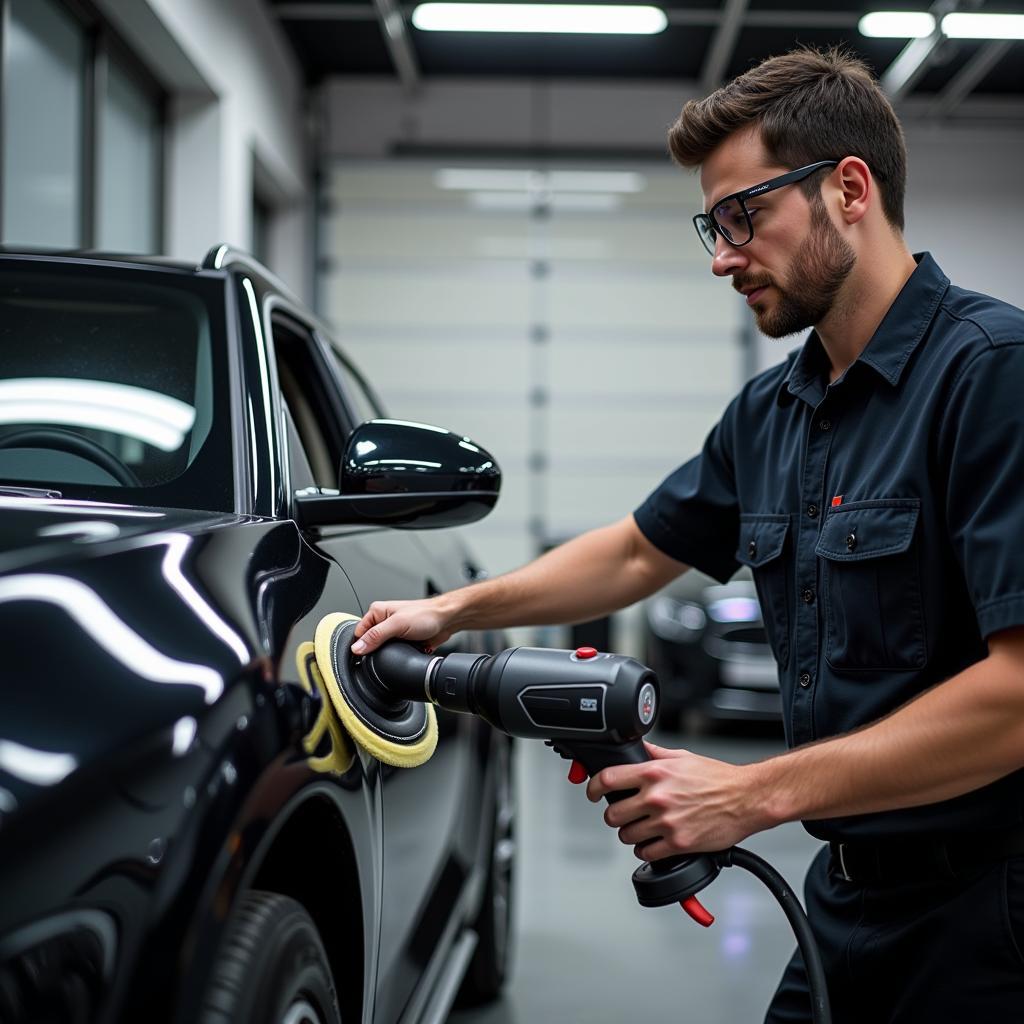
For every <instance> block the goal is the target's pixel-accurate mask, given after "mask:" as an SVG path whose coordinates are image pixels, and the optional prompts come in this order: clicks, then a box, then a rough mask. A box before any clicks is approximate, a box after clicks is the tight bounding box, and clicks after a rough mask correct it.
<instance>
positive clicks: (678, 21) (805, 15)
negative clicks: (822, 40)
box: [273, 0, 860, 29]
mask: <svg viewBox="0 0 1024 1024" xmlns="http://www.w3.org/2000/svg"><path fill="white" fill-rule="evenodd" d="M414 7H415V4H405V5H403V7H402V13H403V14H404V15H405V17H406V18H408V17H410V16H411V14H412V11H413V8H414ZM273 10H274V14H275V15H276V16H277V17H278V19H279V20H280V21H372V20H373V19H374V18H376V17H377V12H376V10H375V9H374V6H373V4H372V3H362V4H360V3H342V4H340V3H328V2H325V0H320V2H319V3H305V4H275V5H274V7H273ZM664 10H665V17H666V18H668V23H669V24H670V25H705V26H709V25H710V26H717V25H718V23H719V20H720V19H721V17H722V12H721V11H720V10H719V9H718V8H711V7H707V8H701V7H690V8H685V7H675V8H673V7H667V8H665V9H664ZM859 20H860V15H859V14H850V13H846V12H843V11H772V10H766V11H748V12H747V14H746V17H745V18H744V19H743V23H744V25H746V26H747V27H750V28H824V29H829V28H833V29H855V28H856V27H857V23H858V22H859Z"/></svg>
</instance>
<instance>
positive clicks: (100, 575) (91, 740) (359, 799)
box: [0, 253, 503, 1024]
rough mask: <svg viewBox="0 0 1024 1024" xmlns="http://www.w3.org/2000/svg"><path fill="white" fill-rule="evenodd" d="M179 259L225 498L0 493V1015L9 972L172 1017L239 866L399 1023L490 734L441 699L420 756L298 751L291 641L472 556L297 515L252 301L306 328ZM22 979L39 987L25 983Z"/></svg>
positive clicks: (122, 1017) (428, 965)
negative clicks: (312, 931) (407, 765)
mask: <svg viewBox="0 0 1024 1024" xmlns="http://www.w3.org/2000/svg"><path fill="white" fill-rule="evenodd" d="M8 261H13V262H19V261H18V260H17V257H14V256H4V257H0V275H2V272H3V269H4V267H5V266H6V265H7V264H8ZM33 262H34V265H35V268H36V269H38V270H40V272H50V271H51V270H52V272H54V273H60V274H73V273H74V272H75V268H76V267H78V266H85V267H89V268H93V267H94V265H95V264H94V261H93V260H92V259H91V258H90V257H84V256H83V257H70V256H66V257H60V258H57V257H54V258H45V257H41V256H36V257H33ZM130 262H131V261H125V264H126V269H127V270H130V271H131V273H133V274H138V273H139V272H140V270H142V269H143V266H144V265H143V264H142V263H141V262H139V263H132V265H131V266H127V264H128V263H130ZM119 265H120V263H119V261H116V260H106V261H105V262H104V263H103V266H104V268H107V269H108V270H110V269H111V268H113V269H116V268H117V267H118V266H119ZM145 272H146V273H152V274H154V275H155V277H154V280H157V281H158V280H159V278H160V275H164V274H174V275H180V274H195V273H197V272H196V271H190V270H187V269H184V268H181V267H175V266H163V265H154V266H145ZM198 273H199V274H200V275H201V276H202V277H204V278H217V277H220V278H221V279H222V281H223V284H224V294H225V295H226V296H227V297H228V298H227V310H226V313H225V321H226V322H225V324H224V325H223V328H222V329H223V332H224V337H225V338H227V339H228V342H227V343H228V345H229V351H228V353H227V355H228V363H229V365H230V367H231V386H232V399H231V409H230V410H229V412H230V416H229V417H228V420H227V421H228V422H230V423H231V424H232V428H231V437H230V443H231V445H232V448H233V451H234V460H235V470H234V474H233V480H232V488H233V491H234V506H235V509H236V511H235V512H233V513H209V512H203V511H196V510H191V509H178V508H164V507H146V506H140V505H137V504H134V503H132V502H131V501H125V502H124V503H120V502H117V501H116V500H111V501H109V502H107V503H102V502H98V501H91V500H72V499H45V498H38V497H29V496H24V495H18V494H7V495H5V494H3V493H0V643H2V645H3V650H4V655H5V656H4V661H3V670H2V672H0V697H2V702H0V707H2V712H0V977H2V980H3V982H4V984H5V985H7V983H10V986H13V987H10V986H8V987H7V988H3V987H0V992H7V993H8V994H7V995H0V1007H5V1009H6V1013H7V1015H8V1016H4V1010H0V1018H2V1019H4V1020H5V1021H6V1020H7V1019H8V1017H9V1018H10V1019H11V1020H12V1021H17V1020H20V1019H21V1018H20V1017H18V1016H16V1015H15V1013H16V1010H15V1009H14V1008H15V1006H16V1005H17V1000H16V999H15V1000H13V1001H12V997H11V996H10V994H9V993H10V992H12V991H15V992H16V991H21V993H22V996H21V997H20V998H21V1001H22V1006H27V1005H31V1006H33V1007H34V1009H32V1010H31V1011H28V1010H26V1011H25V1012H26V1013H29V1014H30V1016H29V1017H28V1018H27V1019H31V1020H32V1021H33V1024H36V1022H40V1024H41V1022H43V1021H47V1020H66V1019H71V1017H72V1014H71V1012H70V1010H69V1009H68V1007H70V1006H72V1005H74V1006H78V1007H79V1008H83V1007H85V1008H87V1009H85V1011H84V1012H83V1015H82V1018H81V1019H84V1020H94V1021H100V1022H116V1021H137V1020H147V1021H168V1022H174V1024H184V1022H191V1021H193V1020H195V1018H196V1015H197V1008H198V1005H199V999H200V996H201V993H202V991H203V988H204V985H205V982H206V978H207V972H208V970H209V967H210V965H211V962H212V960H213V958H214V956H215V953H216V949H217V946H218V944H219V941H220V938H221V936H222V934H223V929H224V926H225V923H226V921H227V919H228V917H229V915H230V913H231V909H232V907H233V905H234V904H235V902H236V901H237V899H238V898H239V895H240V894H241V893H242V892H244V891H245V890H246V889H247V888H250V887H253V888H270V889H273V890H276V891H282V892H286V893H287V894H289V895H292V896H293V897H294V898H296V899H299V900H300V902H303V903H304V904H305V905H306V906H307V909H309V911H310V913H311V915H312V916H313V918H314V920H315V921H316V923H317V926H318V928H319V929H320V931H321V935H322V937H323V939H324V944H325V948H326V949H327V952H328V956H329V957H330V959H331V962H332V968H333V969H334V972H335V976H336V982H337V985H338V989H339V995H340V998H341V1002H342V1009H343V1012H344V1013H345V1015H346V1016H345V1020H346V1021H347V1022H349V1024H352V1022H362V1024H370V1022H371V1021H372V1022H379V1024H390V1022H394V1021H399V1020H401V1021H403V1022H409V1024H412V1021H414V1020H415V1019H416V1013H417V1010H418V1009H419V1008H422V1006H423V1005H424V1003H425V1001H426V998H427V996H428V995H429V992H428V989H429V985H430V983H431V982H432V981H433V980H435V979H436V974H437V970H436V969H437V965H438V964H439V963H440V962H441V961H443V958H444V956H445V954H446V952H447V948H448V945H449V944H450V943H451V942H452V941H453V940H454V938H455V937H456V936H457V935H458V929H459V927H461V926H462V925H463V924H464V923H465V922H466V921H468V920H472V918H473V915H474V914H475V912H476V909H477V905H478V903H479V900H480V896H481V891H480V890H481V884H482V876H483V868H484V864H485V859H486V856H487V854H488V851H486V850H484V849H483V848H482V846H481V834H480V833H481V828H480V823H481V821H483V820H485V816H486V814H487V813H488V806H487V803H488V800H489V799H490V798H491V790H490V763H491V756H492V748H493V745H494V743H495V742H496V738H495V737H494V736H493V734H492V733H491V732H490V730H489V729H487V728H486V727H485V726H483V725H482V724H481V723H479V722H476V721H475V720H471V719H467V718H460V720H459V721H457V722H456V721H455V720H454V718H453V717H452V716H444V717H443V720H442V722H441V742H440V743H439V747H438V753H437V755H436V756H435V758H434V759H433V760H432V761H431V762H429V763H428V764H427V765H425V766H423V767H422V768H420V769H416V770H415V771H395V770H392V769H385V768H383V766H381V765H380V764H379V763H378V762H377V761H375V760H374V759H373V758H370V757H368V756H365V755H360V756H358V757H357V758H356V759H355V761H354V763H353V764H352V766H351V768H350V769H349V770H348V771H347V772H346V774H345V775H343V776H340V777H339V776H332V775H324V774H320V773H317V772H316V771H314V770H313V769H312V768H311V767H310V765H309V762H308V759H307V757H306V755H305V754H304V752H303V749H302V746H301V739H302V735H303V730H304V729H305V728H308V726H309V723H310V722H311V720H312V711H311V708H310V698H309V697H307V696H305V695H304V693H303V692H302V690H301V688H300V686H299V685H298V684H299V680H298V674H297V669H296V667H295V653H296V650H297V648H298V645H299V644H300V643H301V642H303V641H305V640H309V639H311V638H312V636H313V632H314V629H315V626H316V623H317V622H318V621H319V619H320V618H321V617H322V616H323V615H325V614H327V613H328V612H333V611H350V612H353V613H357V614H358V613H360V612H361V611H362V610H363V609H364V608H365V607H367V606H368V605H369V603H370V602H371V601H373V600H375V599H378V598H385V597H389V598H391V597H401V596H406V595H408V596H412V595H416V596H421V595H424V594H426V593H429V592H431V591H433V590H436V589H444V588H447V587H449V586H453V585H457V584H458V583H460V582H465V581H466V579H467V578H468V577H469V575H470V574H471V573H472V572H473V571H475V570H474V568H473V565H472V561H471V559H470V557H469V555H468V553H467V552H466V551H465V549H464V548H463V547H462V545H461V543H460V542H459V541H458V539H457V538H456V537H455V536H454V535H452V534H450V533H437V534H431V535H430V536H431V543H430V544H429V546H428V545H424V544H423V543H422V541H421V539H420V538H419V537H418V536H417V535H416V534H415V533H411V532H410V533H395V532H394V531H392V530H390V529H385V528H381V527H376V526H374V527H365V528H352V527H343V528H340V529H335V530H333V531H327V532H324V533H321V534H319V535H316V536H314V535H310V534H308V533H306V532H304V531H303V530H302V529H301V528H300V526H299V525H298V523H297V522H296V521H295V519H294V518H293V516H292V514H291V507H292V505H291V495H290V490H289V484H290V480H291V472H292V470H291V468H290V465H289V462H288V460H287V459H286V458H285V453H286V452H287V451H288V447H287V443H286V441H285V440H284V434H283V430H284V424H283V420H282V415H281V409H280V406H279V404H278V395H279V391H278V386H277V379H276V367H275V351H274V337H273V323H272V320H271V312H272V310H273V309H274V308H275V307H276V306H277V305H281V304H286V305H287V306H288V307H289V309H291V310H292V311H293V312H294V313H295V315H297V316H300V317H302V318H303V321H302V322H304V323H305V324H307V325H308V328H309V331H310V337H311V339H315V340H316V343H317V344H319V343H321V342H322V340H323V337H324V335H323V333H322V332H323V327H322V325H319V324H318V323H317V322H316V321H315V319H314V318H312V317H310V316H308V314H306V313H304V311H302V310H301V307H299V306H298V305H297V304H296V303H295V302H294V300H293V299H292V298H291V297H290V296H288V295H287V293H284V292H283V290H282V289H281V288H280V287H278V285H277V283H276V282H274V281H273V279H272V278H270V276H269V275H266V274H265V272H262V271H261V268H259V267H257V266H254V265H253V264H251V263H248V262H239V263H237V264H236V263H234V262H233V260H232V257H231V254H230V253H225V254H223V255H222V257H221V259H220V262H219V263H218V264H217V265H216V266H209V267H208V268H207V269H204V270H203V271H200V272H198ZM0 286H2V278H0ZM313 343H314V342H312V341H311V344H313ZM331 372H335V371H333V370H332V371H331ZM335 384H336V393H335V398H336V399H337V401H338V402H339V403H341V406H340V407H342V408H344V400H343V397H342V395H343V389H342V386H341V384H340V383H339V382H337V381H336V382H335ZM351 427H352V424H351V423H344V424H340V425H339V427H338V429H339V430H343V431H344V432H345V433H346V434H347V433H348V432H349V431H350V430H351ZM492 493H493V489H492ZM451 643H452V644H453V645H454V644H457V645H458V646H459V647H460V648H461V649H473V650H480V651H487V650H497V649H500V647H501V646H503V644H502V638H501V637H500V636H498V635H493V636H460V637H455V638H453V640H452V641H451ZM33 978H35V979H37V980H36V981H35V982H33V981H32V979H33ZM33 986H35V987H36V988H39V987H41V988H43V989H45V990H46V991H45V993H44V995H45V998H44V997H43V996H38V993H37V996H38V998H37V997H32V996H30V995H25V993H30V991H31V990H32V989H33ZM5 998H6V999H8V1003H7V1004H4V1003H3V1002H2V1000H3V999H5ZM33 999H35V1001H34V1002H33V1001H32V1000H33Z"/></svg>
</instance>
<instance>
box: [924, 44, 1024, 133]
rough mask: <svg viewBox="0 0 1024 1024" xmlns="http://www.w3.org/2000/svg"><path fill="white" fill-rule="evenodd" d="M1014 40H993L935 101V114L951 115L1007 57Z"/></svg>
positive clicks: (955, 76) (961, 70) (952, 80)
mask: <svg viewBox="0 0 1024 1024" xmlns="http://www.w3.org/2000/svg"><path fill="white" fill-rule="evenodd" d="M1012 46H1013V40H1012V39H991V40H989V41H988V42H987V43H986V44H985V45H984V46H983V47H981V49H980V50H978V52H977V53H975V55H974V56H973V57H972V58H971V59H970V60H969V61H968V62H967V63H966V64H965V65H964V66H963V67H962V68H961V69H960V70H959V71H958V72H957V73H956V74H955V75H954V76H953V78H952V79H950V81H949V82H948V84H947V85H946V88H945V89H943V90H942V92H941V93H939V96H938V99H936V101H935V113H936V114H938V115H939V116H940V117H946V116H948V115H949V114H951V113H952V112H953V111H954V110H955V109H956V108H957V107H958V106H960V104H961V103H963V101H964V100H965V99H966V98H967V96H968V95H969V94H970V93H971V92H972V91H973V90H974V87H975V86H976V85H978V84H979V83H980V82H981V81H982V79H984V78H985V76H986V75H987V74H988V73H989V72H990V71H991V70H992V69H993V68H994V67H995V66H996V65H997V64H998V63H999V62H1000V61H1001V60H1002V59H1003V57H1005V56H1006V54H1007V52H1008V51H1009V50H1010V47H1012Z"/></svg>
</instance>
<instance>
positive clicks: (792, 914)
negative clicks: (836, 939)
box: [714, 846, 832, 1024]
mask: <svg viewBox="0 0 1024 1024" xmlns="http://www.w3.org/2000/svg"><path fill="white" fill-rule="evenodd" d="M714 857H715V860H716V861H717V862H718V863H719V864H720V865H721V866H722V867H730V866H734V867H738V868H745V869H746V870H747V871H749V872H750V873H751V874H752V875H754V876H755V877H756V878H759V879H760V880H761V881H762V882H764V884H765V885H766V886H767V887H768V888H769V889H770V890H771V893H772V895H773V896H774V897H775V898H776V899H777V900H778V901H779V904H780V906H781V907H782V909H783V911H784V912H785V914H786V917H787V918H789V923H790V926H791V927H792V929H793V934H794V935H796V944H797V945H798V946H799V947H800V954H801V956H802V957H803V958H804V968H805V969H806V971H807V984H808V987H809V989H810V993H811V1020H812V1021H813V1022H814V1024H832V1010H831V1009H830V1007H829V1002H828V983H827V982H826V980H825V968H824V967H823V966H822V964H821V954H820V953H819V952H818V944H817V943H816V942H815V941H814V933H813V932H812V931H811V923H810V921H808V920H807V915H806V914H805V913H804V908H803V907H802V906H801V905H800V901H799V899H797V897H796V894H795V893H794V892H793V890H792V889H791V888H790V885H789V883H788V882H787V881H786V880H785V878H783V877H782V875H780V874H779V872H778V871H776V870H775V868H773V867H772V866H771V864H769V863H768V862H767V861H766V860H763V859H762V858H761V857H758V855H757V854H756V853H751V852H750V850H745V849H743V847H742V846H733V847H731V848H730V849H728V850H723V851H722V852H721V853H717V854H715V855H714Z"/></svg>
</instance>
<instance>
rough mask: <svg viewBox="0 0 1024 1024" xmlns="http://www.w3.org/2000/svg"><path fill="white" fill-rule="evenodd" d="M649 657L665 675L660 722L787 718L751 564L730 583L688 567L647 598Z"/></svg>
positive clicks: (668, 723)
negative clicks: (691, 716)
mask: <svg viewBox="0 0 1024 1024" xmlns="http://www.w3.org/2000/svg"><path fill="white" fill-rule="evenodd" d="M644 612H645V616H644V618H645V626H646V659H647V663H648V664H649V665H650V666H651V667H652V668H653V669H654V671H655V672H656V673H657V675H658V678H659V680H660V681H661V691H662V707H661V712H660V715H659V722H660V723H661V724H663V725H671V724H675V723H676V722H677V721H679V720H680V719H685V718H686V717H687V716H688V715H689V713H690V712H696V714H697V716H698V717H699V716H707V717H708V718H712V719H735V720H747V721H781V706H780V698H779V678H778V669H777V666H776V663H775V659H774V657H773V656H772V652H771V649H770V647H769V646H768V639H767V637H766V635H765V629H764V622H763V620H762V618H761V609H760V606H759V604H758V600H757V593H756V591H755V589H754V582H753V580H752V579H751V576H750V571H749V570H748V569H741V570H740V571H739V572H738V573H737V574H736V576H735V577H733V579H731V580H730V581H729V582H728V583H725V584H720V583H718V582H716V581H715V580H713V579H711V578H710V577H709V576H705V575H704V574H703V573H699V572H697V571H696V570H690V571H689V572H687V573H685V574H684V575H683V576H681V577H680V578H679V579H677V580H675V581H674V582H673V583H672V584H670V585H669V586H668V587H666V588H664V589H663V590H661V591H659V593H657V594H655V595H654V596H653V597H651V598H650V599H649V600H648V601H647V602H645V605H644Z"/></svg>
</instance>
